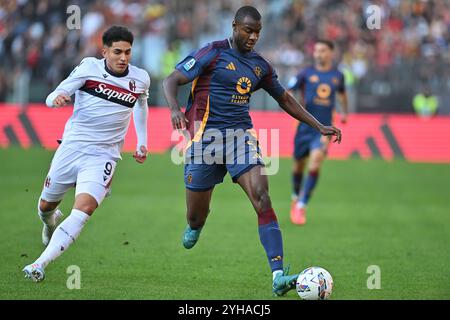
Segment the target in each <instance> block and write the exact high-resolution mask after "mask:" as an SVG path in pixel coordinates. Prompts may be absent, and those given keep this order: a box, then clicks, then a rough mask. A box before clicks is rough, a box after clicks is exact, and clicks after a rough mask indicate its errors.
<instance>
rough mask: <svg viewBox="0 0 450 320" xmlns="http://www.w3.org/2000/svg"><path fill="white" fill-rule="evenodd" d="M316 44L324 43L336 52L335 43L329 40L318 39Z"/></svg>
mask: <svg viewBox="0 0 450 320" xmlns="http://www.w3.org/2000/svg"><path fill="white" fill-rule="evenodd" d="M316 43H322V44H324V45H326V46H327V47H328V48H330V50H334V43H333V41H330V40H327V39H318V40H317V41H316Z"/></svg>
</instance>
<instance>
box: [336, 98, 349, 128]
mask: <svg viewBox="0 0 450 320" xmlns="http://www.w3.org/2000/svg"><path fill="white" fill-rule="evenodd" d="M337 97H338V99H339V103H340V104H341V107H342V113H341V122H342V123H347V118H348V97H347V93H346V92H343V93H339V92H338V93H337Z"/></svg>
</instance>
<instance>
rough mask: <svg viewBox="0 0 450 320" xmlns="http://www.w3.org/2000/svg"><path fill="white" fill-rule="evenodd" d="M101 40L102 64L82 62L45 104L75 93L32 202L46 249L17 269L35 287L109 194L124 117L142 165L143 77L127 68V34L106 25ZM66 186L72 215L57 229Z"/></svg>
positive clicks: (145, 86)
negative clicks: (36, 200)
mask: <svg viewBox="0 0 450 320" xmlns="http://www.w3.org/2000/svg"><path fill="white" fill-rule="evenodd" d="M102 40H103V50H102V53H103V57H104V59H97V58H91V57H89V58H85V59H83V60H82V61H81V63H80V64H79V65H78V66H77V67H76V68H75V69H74V70H73V71H72V73H71V74H70V75H69V77H68V78H67V79H65V80H64V81H62V82H61V84H60V85H59V86H58V87H57V88H56V89H55V91H53V92H52V93H51V94H50V95H49V96H48V97H47V99H46V104H47V106H49V107H51V108H58V107H62V106H63V105H65V104H68V103H70V101H71V100H70V96H71V95H72V94H74V93H75V103H74V110H73V114H72V116H71V117H70V119H69V120H68V121H67V123H66V126H65V129H64V135H63V137H62V143H61V145H60V146H59V148H58V150H57V151H56V153H55V155H54V157H53V160H52V164H51V167H50V170H49V172H48V175H47V178H46V180H45V183H44V187H43V190H42V193H41V196H40V199H39V205H38V214H39V217H40V218H41V220H42V222H43V223H44V227H43V230H42V242H43V243H44V245H45V246H46V249H45V250H44V252H43V253H42V254H41V256H40V257H39V258H38V259H37V260H36V261H35V262H34V263H32V264H30V265H28V266H26V267H25V268H24V269H23V271H24V272H25V276H26V277H27V278H30V279H32V280H34V281H36V282H37V281H41V280H43V279H44V277H45V274H44V269H45V267H46V266H47V265H48V264H49V263H50V262H51V261H53V260H55V259H56V258H57V257H58V256H60V255H61V254H62V253H63V252H64V251H65V250H67V248H68V247H69V246H70V245H71V244H72V243H73V242H74V241H75V239H76V238H77V237H78V236H79V234H80V232H81V230H82V228H83V226H84V225H85V224H86V222H87V221H88V219H89V218H90V216H91V215H92V213H93V212H94V211H95V209H96V208H97V207H98V206H99V205H100V204H101V202H102V201H103V199H104V198H105V196H106V195H107V194H108V192H109V190H110V185H111V180H112V178H113V175H114V170H115V168H116V163H117V161H118V160H119V159H121V156H120V151H121V148H122V145H123V143H124V139H125V134H126V132H127V130H128V126H129V123H130V118H131V113H133V121H134V125H135V128H136V135H137V141H138V142H137V147H136V150H137V151H136V152H135V153H134V155H133V157H134V158H135V159H136V161H137V162H138V163H143V162H144V161H145V160H146V158H147V113H148V106H147V98H148V90H149V87H150V77H149V75H148V73H147V72H146V71H145V70H143V69H140V68H137V67H135V66H133V65H131V64H129V61H130V58H131V47H132V44H133V35H132V33H131V32H130V31H129V30H128V29H126V28H124V27H120V26H113V27H111V28H109V29H108V30H107V31H106V32H105V33H104V34H103V38H102ZM72 187H75V188H76V189H75V203H74V205H73V209H72V212H71V213H70V215H69V216H68V217H67V218H66V219H65V220H64V221H63V222H62V223H61V224H59V225H58V223H59V221H60V220H61V218H62V216H63V215H62V213H61V211H60V210H59V209H58V205H59V203H60V202H61V201H62V199H63V197H64V194H65V193H66V192H67V191H68V190H69V189H70V188H72Z"/></svg>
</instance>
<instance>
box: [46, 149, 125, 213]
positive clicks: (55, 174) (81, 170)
mask: <svg viewBox="0 0 450 320" xmlns="http://www.w3.org/2000/svg"><path fill="white" fill-rule="evenodd" d="M116 165H117V162H116V161H114V160H112V159H111V158H108V157H107V156H98V155H91V154H85V153H82V152H79V151H76V150H73V149H70V148H67V147H64V146H60V147H59V148H58V150H56V153H55V155H54V156H53V160H52V163H51V165H50V170H49V172H48V175H47V178H46V179H45V183H44V187H43V190H42V194H41V199H42V200H45V201H47V202H59V201H61V200H62V199H63V198H64V194H65V193H66V192H67V190H69V189H70V188H72V187H76V189H75V195H78V194H80V193H87V194H89V195H91V196H92V197H94V198H95V200H97V204H98V205H100V203H101V202H102V201H103V199H105V196H106V195H107V194H108V192H109V191H110V188H111V181H112V178H113V175H114V171H115V169H116Z"/></svg>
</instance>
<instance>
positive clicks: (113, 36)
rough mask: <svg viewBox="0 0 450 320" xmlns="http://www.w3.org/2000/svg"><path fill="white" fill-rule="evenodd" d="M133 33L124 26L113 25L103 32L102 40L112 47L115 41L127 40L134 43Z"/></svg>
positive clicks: (105, 44) (104, 43)
mask: <svg viewBox="0 0 450 320" xmlns="http://www.w3.org/2000/svg"><path fill="white" fill-rule="evenodd" d="M133 40H134V37H133V34H132V33H131V31H130V30H128V29H127V28H125V27H122V26H112V27H111V28H109V29H108V30H106V31H105V32H104V33H103V36H102V41H103V45H104V46H107V47H111V46H112V44H113V42H117V41H125V42H129V43H130V44H131V45H132V44H133Z"/></svg>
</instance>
